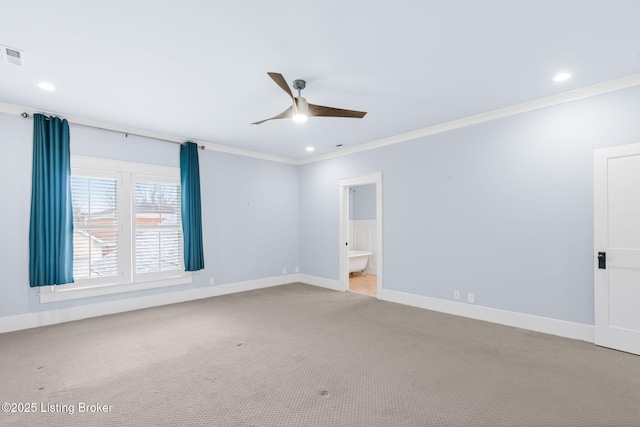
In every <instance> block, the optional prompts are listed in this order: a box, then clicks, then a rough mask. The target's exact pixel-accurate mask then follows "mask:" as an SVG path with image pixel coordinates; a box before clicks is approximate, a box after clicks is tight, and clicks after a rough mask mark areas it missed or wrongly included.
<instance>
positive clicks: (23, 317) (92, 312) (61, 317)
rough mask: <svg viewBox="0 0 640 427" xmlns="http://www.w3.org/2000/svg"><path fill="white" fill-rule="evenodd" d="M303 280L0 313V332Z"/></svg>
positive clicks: (267, 281) (276, 279) (274, 279)
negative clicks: (42, 309)
mask: <svg viewBox="0 0 640 427" xmlns="http://www.w3.org/2000/svg"><path fill="white" fill-rule="evenodd" d="M299 281H300V275H299V274H289V275H284V276H274V277H267V278H264V279H256V280H248V281H245V282H236V283H227V284H224V285H217V286H207V287H202V288H197V289H189V290H185V291H177V292H165V293H162V294H158V295H151V296H145V297H137V298H128V299H123V300H119V301H111V302H105V303H97V304H87V305H79V306H77V307H71V308H65V309H57V310H47V311H41V312H37V313H26V314H19V315H16V316H7V317H0V333H4V332H12V331H19V330H22V329H30V328H37V327H40V326H47V325H54V324H57V323H64V322H71V321H74V320H81V319H86V318H89V317H97V316H105V315H108V314H116V313H122V312H125V311H133V310H140V309H143V308H150V307H158V306H161V305H168V304H176V303H180V302H185V301H192V300H197V299H202V298H210V297H215V296H220V295H227V294H233V293H237V292H245V291H251V290H254V289H261V288H268V287H271V286H279V285H285V284H287V283H295V282H299Z"/></svg>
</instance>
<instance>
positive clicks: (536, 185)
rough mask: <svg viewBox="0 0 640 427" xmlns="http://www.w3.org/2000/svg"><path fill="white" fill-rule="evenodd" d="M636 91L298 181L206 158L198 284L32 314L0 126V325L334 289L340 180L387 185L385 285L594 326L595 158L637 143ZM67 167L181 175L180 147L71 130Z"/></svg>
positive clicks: (15, 169) (22, 197) (22, 190)
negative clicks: (208, 295) (165, 297)
mask: <svg viewBox="0 0 640 427" xmlns="http://www.w3.org/2000/svg"><path fill="white" fill-rule="evenodd" d="M639 101H640V88H632V89H626V90H623V91H617V92H613V93H610V94H606V95H601V96H598V97H592V98H587V99H584V100H580V101H575V102H571V103H568V104H563V105H559V106H555V107H550V108H546V109H542V110H538V111H534V112H529V113H525V114H520V115H517V116H513V117H509V118H505V119H501V120H495V121H492V122H487V123H484V124H480V125H476V126H472V127H467V128H463V129H458V130H455V131H451V132H447V133H442V134H438V135H433V136H430V137H425V138H421V139H418V140H414V141H410V142H405V143H401V144H396V145H391V146H387V147H383V148H379V149H376V150H371V151H366V152H362V153H358V154H353V155H348V156H344V157H340V158H335V159H330V160H325V161H320V162H316V163H311V164H307V165H304V166H300V167H296V166H291V165H284V164H279V163H274V162H268V161H263V160H257V159H250V158H245V157H240V156H233V155H227V154H221V153H217V152H213V151H204V152H201V157H200V161H201V164H200V167H201V180H202V198H203V216H204V220H203V222H204V237H205V256H206V266H207V268H206V270H205V271H202V272H199V273H196V274H195V275H194V282H193V284H191V285H188V286H177V287H172V288H166V289H160V290H150V291H144V292H135V293H128V294H121V295H111V296H105V297H96V298H89V299H82V300H77V301H64V302H60V303H52V304H40V303H39V300H38V296H37V290H34V289H31V288H29V286H28V247H27V243H28V231H29V205H30V182H31V139H32V135H31V133H32V121H31V120H25V119H22V118H20V117H18V116H13V115H7V114H0V197H2V200H4V202H5V206H6V207H5V208H4V209H0V221H1V222H0V223H1V224H3V226H4V228H3V233H2V239H0V262H1V263H2V264H1V265H0V268H1V270H2V273H3V275H2V281H1V283H0V317H2V316H10V315H16V314H22V313H30V312H40V311H43V310H54V309H57V308H66V307H72V306H78V305H85V304H92V303H97V302H103V301H112V300H118V299H125V298H131V297H137V296H142V295H150V294H157V293H164V292H173V291H179V290H183V289H189V288H195V287H202V286H207V285H208V279H209V277H211V276H214V277H215V278H216V284H224V283H233V282H238V281H243V280H251V279H259V278H264V277H272V276H277V275H279V274H281V273H282V268H287V270H288V271H293V269H294V268H295V266H297V265H299V266H300V272H301V273H304V274H308V275H312V276H318V277H322V278H328V279H334V280H337V279H338V249H339V243H338V238H339V236H338V181H339V179H341V178H344V177H353V176H356V175H360V174H365V173H369V172H374V171H382V172H383V193H384V194H383V212H384V218H383V238H384V278H383V279H384V286H385V288H386V289H392V290H397V291H402V292H407V293H410V294H415V295H424V296H429V297H434V298H442V299H451V295H452V290H453V289H460V290H461V291H463V292H467V291H470V292H474V293H475V295H476V304H478V305H483V306H487V307H494V308H498V309H503V310H509V311H515V312H519V313H526V314H532V315H538V316H544V317H549V318H554V319H560V320H567V321H573V322H577V323H584V324H593V247H592V246H593V189H592V187H593V171H592V168H593V165H592V158H593V150H594V149H596V148H601V147H607V146H615V145H623V144H631V143H638V142H640V102H639ZM71 136H72V144H71V146H72V153H73V154H77V155H83V156H89V157H99V158H111V159H119V160H125V161H133V162H143V163H153V164H160V165H170V166H178V145H176V144H172V143H166V142H160V141H155V140H150V139H147V138H141V137H134V136H130V137H129V138H125V137H124V136H123V135H122V134H119V133H114V132H107V131H101V130H97V129H91V128H84V127H80V126H72V129H71Z"/></svg>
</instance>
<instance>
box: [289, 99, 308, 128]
mask: <svg viewBox="0 0 640 427" xmlns="http://www.w3.org/2000/svg"><path fill="white" fill-rule="evenodd" d="M294 106H295V111H294V114H293V121H294V122H296V123H304V122H306V121H307V116H308V115H309V104H308V103H307V100H306V99H304V98H303V97H301V96H298V97H297V98H295V102H294Z"/></svg>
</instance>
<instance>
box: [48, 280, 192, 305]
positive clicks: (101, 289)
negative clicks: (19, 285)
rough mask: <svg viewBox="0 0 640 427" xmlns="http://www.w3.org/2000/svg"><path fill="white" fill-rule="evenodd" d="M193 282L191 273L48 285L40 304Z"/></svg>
mask: <svg viewBox="0 0 640 427" xmlns="http://www.w3.org/2000/svg"><path fill="white" fill-rule="evenodd" d="M188 283H191V273H187V274H185V275H183V276H179V277H174V278H171V279H162V280H154V281H150V282H136V283H124V284H117V285H102V286H87V287H70V288H69V287H68V288H65V287H64V285H61V286H46V287H42V288H40V304H46V303H50V302H57V301H68V300H76V299H81V298H89V297H97V296H102V295H113V294H121V293H125V292H134V291H143V290H146V289H156V288H165V287H167V286H177V285H186V284H188Z"/></svg>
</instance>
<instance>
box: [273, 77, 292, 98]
mask: <svg viewBox="0 0 640 427" xmlns="http://www.w3.org/2000/svg"><path fill="white" fill-rule="evenodd" d="M267 74H269V77H271V78H272V79H273V81H274V82H276V84H277V85H278V86H280V87H281V88H282V90H283V91H285V92H287V94H288V95H289V96H290V97H291V99H293V93H292V92H291V89H290V88H289V85H288V84H287V81H286V80H285V79H284V77H282V74H280V73H267Z"/></svg>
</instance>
